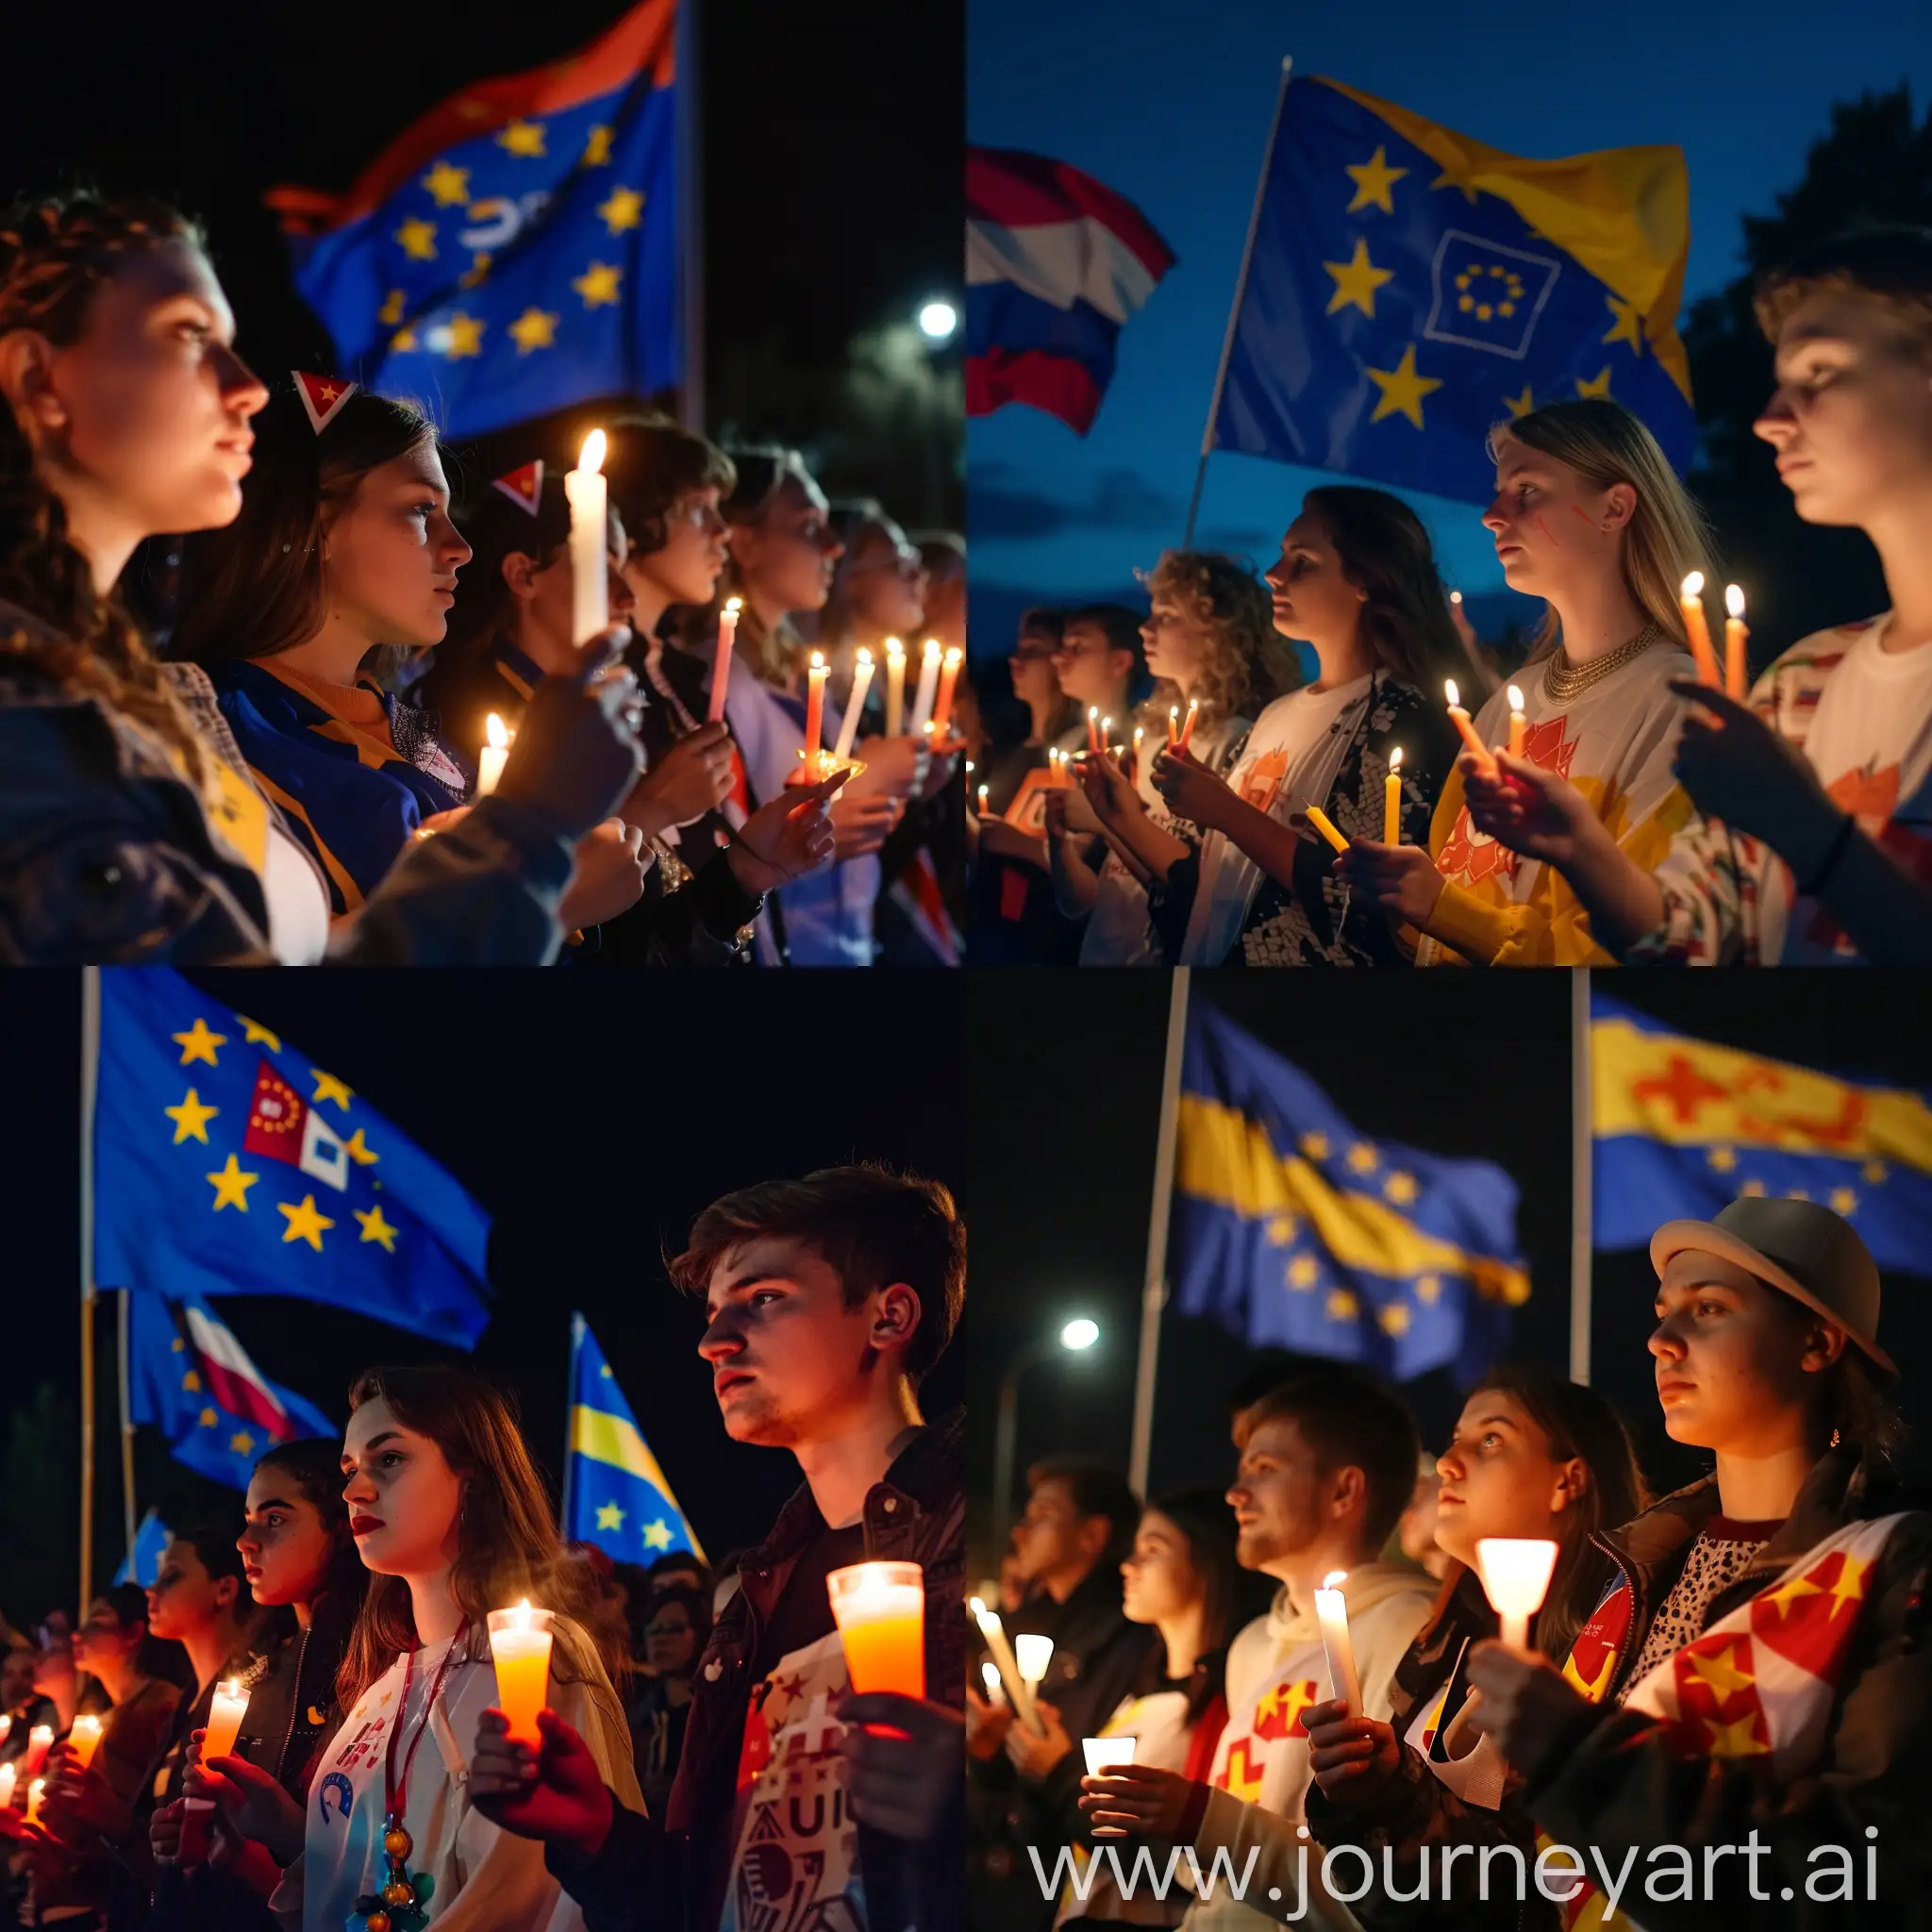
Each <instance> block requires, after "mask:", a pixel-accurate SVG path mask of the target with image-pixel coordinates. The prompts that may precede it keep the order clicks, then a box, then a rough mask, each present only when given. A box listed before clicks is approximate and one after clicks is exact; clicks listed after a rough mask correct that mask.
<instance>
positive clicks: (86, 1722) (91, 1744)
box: [67, 1710, 101, 1771]
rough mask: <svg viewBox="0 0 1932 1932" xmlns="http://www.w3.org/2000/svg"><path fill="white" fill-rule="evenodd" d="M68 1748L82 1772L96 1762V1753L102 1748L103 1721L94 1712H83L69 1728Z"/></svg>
mask: <svg viewBox="0 0 1932 1932" xmlns="http://www.w3.org/2000/svg"><path fill="white" fill-rule="evenodd" d="M67 1748H68V1749H69V1750H70V1751H71V1752H73V1754H74V1761H75V1764H77V1765H78V1766H79V1767H80V1768H81V1770H82V1771H85V1770H86V1769H87V1768H88V1766H89V1765H90V1764H92V1762H93V1761H94V1753H95V1752H96V1751H98V1750H99V1749H100V1748H101V1721H100V1719H99V1718H97V1717H96V1716H95V1715H94V1714H93V1712H92V1711H91V1710H90V1711H83V1712H82V1713H81V1715H80V1716H79V1717H77V1718H75V1720H74V1723H73V1724H71V1725H70V1726H69V1728H68V1732H67Z"/></svg>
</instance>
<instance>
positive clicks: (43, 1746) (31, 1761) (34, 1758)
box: [26, 1724, 54, 1777]
mask: <svg viewBox="0 0 1932 1932" xmlns="http://www.w3.org/2000/svg"><path fill="white" fill-rule="evenodd" d="M53 1748H54V1726H53V1725H52V1724H36V1725H35V1726H34V1727H33V1729H32V1730H30V1731H29V1732H28V1733H27V1734H26V1774H27V1776H28V1777H32V1776H34V1775H35V1774H37V1773H38V1772H39V1771H40V1768H41V1766H42V1765H43V1764H44V1763H46V1761H47V1753H48V1752H49V1751H51V1750H52V1749H53Z"/></svg>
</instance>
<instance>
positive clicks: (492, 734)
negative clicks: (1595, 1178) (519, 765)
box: [476, 711, 516, 798]
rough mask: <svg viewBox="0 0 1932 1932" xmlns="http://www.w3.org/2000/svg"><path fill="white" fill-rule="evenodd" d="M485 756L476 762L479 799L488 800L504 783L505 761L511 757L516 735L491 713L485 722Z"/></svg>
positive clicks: (477, 794)
mask: <svg viewBox="0 0 1932 1932" xmlns="http://www.w3.org/2000/svg"><path fill="white" fill-rule="evenodd" d="M483 737H484V740H485V743H484V746H483V756H482V757H481V758H478V759H477V761H476V796H477V797H478V798H488V797H489V796H490V794H491V792H492V791H495V790H496V788H497V787H498V786H499V785H500V784H502V783H503V765H504V760H505V759H506V758H508V757H509V748H510V745H511V744H512V743H513V742H514V741H515V739H516V733H515V732H513V731H511V730H509V729H508V728H507V727H506V726H505V724H504V722H503V720H502V719H501V718H499V717H498V716H497V715H496V713H495V712H494V711H491V714H490V715H489V717H488V718H486V719H485V720H484V721H483Z"/></svg>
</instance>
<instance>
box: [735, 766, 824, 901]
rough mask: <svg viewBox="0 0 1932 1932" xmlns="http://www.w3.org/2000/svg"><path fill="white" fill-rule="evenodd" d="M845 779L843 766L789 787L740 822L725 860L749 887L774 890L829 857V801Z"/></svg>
mask: <svg viewBox="0 0 1932 1932" xmlns="http://www.w3.org/2000/svg"><path fill="white" fill-rule="evenodd" d="M845 782H846V780H845V774H844V773H843V772H842V771H841V772H834V773H833V774H832V775H831V776H830V777H829V778H826V779H824V781H823V782H822V783H820V784H817V785H807V786H804V787H801V788H798V789H795V790H794V789H791V788H788V789H787V790H786V791H783V792H781V793H780V794H779V796H778V797H776V798H774V799H773V800H772V802H771V803H770V804H769V805H761V806H759V807H758V810H757V811H755V812H753V813H752V815H751V816H750V817H749V818H748V819H746V820H745V822H744V823H743V824H741V826H739V828H738V838H737V840H736V841H734V842H733V843H732V844H731V845H730V846H729V847H728V848H727V849H726V850H727V857H726V862H727V863H728V864H729V865H730V867H731V873H732V876H733V877H734V878H736V879H737V881H738V883H739V884H740V885H741V886H742V887H743V888H744V890H745V891H747V892H771V891H776V890H777V889H778V887H780V886H782V885H784V884H785V883H786V881H787V880H788V879H802V878H804V877H805V876H806V875H807V874H808V873H814V872H817V871H818V870H819V868H820V867H821V866H824V865H829V864H830V863H831V862H832V854H833V851H834V849H835V848H836V846H837V844H838V839H839V835H838V833H837V831H836V830H835V829H834V827H833V824H832V800H833V798H834V797H835V796H836V795H837V793H838V791H839V790H840V788H841V786H842V785H843V784H844V783H845Z"/></svg>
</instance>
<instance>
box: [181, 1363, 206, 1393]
mask: <svg viewBox="0 0 1932 1932" xmlns="http://www.w3.org/2000/svg"><path fill="white" fill-rule="evenodd" d="M181 1387H182V1388H183V1389H184V1390H185V1391H187V1392H188V1393H189V1394H190V1395H199V1394H200V1393H201V1377H200V1376H199V1375H198V1374H196V1373H195V1372H194V1371H193V1370H192V1369H190V1370H189V1372H188V1373H187V1374H185V1375H183V1376H182V1377H181Z"/></svg>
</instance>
